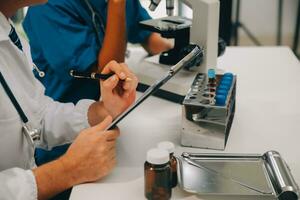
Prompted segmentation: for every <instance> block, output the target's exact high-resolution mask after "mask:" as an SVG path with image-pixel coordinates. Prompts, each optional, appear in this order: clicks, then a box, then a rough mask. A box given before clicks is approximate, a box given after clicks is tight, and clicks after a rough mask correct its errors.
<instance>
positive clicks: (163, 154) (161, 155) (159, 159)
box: [147, 148, 170, 165]
mask: <svg viewBox="0 0 300 200" xmlns="http://www.w3.org/2000/svg"><path fill="white" fill-rule="evenodd" d="M169 160H170V155H169V152H167V151H166V150H163V149H158V148H157V149H150V150H149V151H148V152H147V162H149V163H151V164H154V165H162V164H166V163H167V162H169Z"/></svg>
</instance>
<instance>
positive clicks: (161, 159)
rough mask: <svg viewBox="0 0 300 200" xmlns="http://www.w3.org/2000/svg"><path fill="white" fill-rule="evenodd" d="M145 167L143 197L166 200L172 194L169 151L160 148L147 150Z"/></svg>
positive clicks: (152, 199)
mask: <svg viewBox="0 0 300 200" xmlns="http://www.w3.org/2000/svg"><path fill="white" fill-rule="evenodd" d="M144 169H145V197H146V198H147V199H148V200H168V199H170V198H171V195H172V186H171V181H170V180H171V167H170V163H169V153H168V152H167V151H166V150H162V149H151V150H149V151H148V152H147V161H146V162H145V165H144Z"/></svg>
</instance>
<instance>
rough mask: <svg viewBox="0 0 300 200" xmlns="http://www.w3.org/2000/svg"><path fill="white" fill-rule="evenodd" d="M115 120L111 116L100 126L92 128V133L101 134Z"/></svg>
mask: <svg viewBox="0 0 300 200" xmlns="http://www.w3.org/2000/svg"><path fill="white" fill-rule="evenodd" d="M112 120H113V118H112V117H111V116H107V117H106V118H105V119H104V120H103V121H102V122H100V123H99V124H98V125H96V126H93V127H92V131H96V132H100V131H103V130H105V129H106V128H107V127H108V126H109V125H110V124H111V123H112Z"/></svg>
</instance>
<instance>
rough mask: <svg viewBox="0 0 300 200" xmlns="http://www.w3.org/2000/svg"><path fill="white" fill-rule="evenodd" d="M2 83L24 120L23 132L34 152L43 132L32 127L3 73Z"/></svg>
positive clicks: (0, 75) (0, 74)
mask: <svg viewBox="0 0 300 200" xmlns="http://www.w3.org/2000/svg"><path fill="white" fill-rule="evenodd" d="M0 83H1V85H2V87H3V89H4V91H5V92H6V94H7V96H8V97H9V99H10V101H11V103H12V104H13V106H14V107H15V109H16V110H17V112H18V114H19V116H20V118H21V120H22V132H23V133H24V135H25V137H26V139H27V141H28V143H29V144H30V145H31V147H32V150H33V152H34V148H35V142H36V141H38V140H40V138H41V132H42V131H41V129H40V128H32V127H31V126H30V124H29V120H28V117H27V116H26V114H25V112H24V111H23V109H22V107H21V106H20V104H19V102H18V101H17V99H16V97H15V95H14V94H13V92H12V91H11V89H10V87H9V86H8V84H7V82H6V80H5V78H4V76H3V75H2V73H1V72H0Z"/></svg>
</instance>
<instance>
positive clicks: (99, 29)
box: [33, 0, 130, 78]
mask: <svg viewBox="0 0 300 200" xmlns="http://www.w3.org/2000/svg"><path fill="white" fill-rule="evenodd" d="M83 1H84V3H85V5H86V7H87V8H88V10H89V12H90V13H91V18H92V23H93V29H94V31H95V33H96V37H97V38H96V39H97V43H98V44H99V47H100V48H101V46H102V42H101V39H100V33H103V35H104V34H105V26H104V22H103V21H104V20H103V18H102V16H101V15H99V14H98V13H97V12H96V11H95V9H94V8H93V6H92V4H91V3H90V1H89V0H83ZM106 2H107V0H106ZM125 56H126V57H127V58H128V57H129V56H130V52H129V51H128V50H126V53H125ZM33 69H34V70H36V71H37V73H38V76H39V77H40V78H44V77H45V75H46V73H45V72H44V71H42V70H40V69H39V68H38V67H37V66H36V65H35V64H33ZM71 71H72V70H71ZM71 71H70V76H72V77H73V78H78V77H76V76H73V75H72V74H73V73H71Z"/></svg>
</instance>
